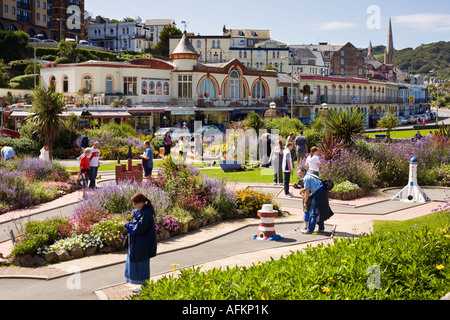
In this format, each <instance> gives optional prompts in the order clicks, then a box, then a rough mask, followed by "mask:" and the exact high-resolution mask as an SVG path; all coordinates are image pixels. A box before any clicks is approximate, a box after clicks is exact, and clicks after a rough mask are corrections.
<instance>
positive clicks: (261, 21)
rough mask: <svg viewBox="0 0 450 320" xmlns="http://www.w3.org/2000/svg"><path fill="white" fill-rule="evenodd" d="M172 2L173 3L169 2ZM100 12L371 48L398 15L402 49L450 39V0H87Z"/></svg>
mask: <svg viewBox="0 0 450 320" xmlns="http://www.w3.org/2000/svg"><path fill="white" fill-rule="evenodd" d="M165 4H167V5H165ZM85 10H86V11H87V12H89V13H91V14H92V15H93V16H94V17H95V16H97V15H101V16H103V17H107V18H111V19H119V20H121V19H123V18H125V17H130V18H138V17H140V18H141V19H142V20H144V21H145V19H174V20H175V22H176V24H177V27H178V28H179V29H181V30H182V31H184V28H185V25H184V24H182V23H181V22H182V21H185V22H186V23H187V24H186V30H187V32H192V33H195V34H201V35H222V29H223V26H224V25H226V26H227V28H229V29H255V30H267V29H269V30H270V31H271V37H272V39H274V40H277V41H281V42H283V43H286V44H288V45H295V44H317V43H318V42H319V41H320V42H328V43H330V44H335V45H345V44H346V43H347V42H351V43H352V44H353V45H355V46H356V47H360V48H367V47H368V46H369V42H370V41H372V44H373V45H374V46H377V45H386V44H387V34H388V25H389V18H392V28H393V33H394V46H395V48H396V49H397V50H400V49H404V48H408V47H412V48H416V47H418V46H420V45H421V44H428V43H432V42H437V41H450V1H448V0H426V1H424V0H420V1H419V0H370V1H367V0H341V1H336V0H334V1H332V0H319V1H317V0H309V1H305V0H276V1H274V0H271V1H269V0H227V1H217V0H208V1H207V0H195V1H186V0H171V1H170V2H169V1H167V2H164V1H150V0H126V1H123V0H95V1H94V0H86V1H85Z"/></svg>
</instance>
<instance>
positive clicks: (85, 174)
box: [78, 148, 91, 199]
mask: <svg viewBox="0 0 450 320" xmlns="http://www.w3.org/2000/svg"><path fill="white" fill-rule="evenodd" d="M90 155H91V149H90V148H86V149H85V150H84V155H83V156H82V157H81V160H80V171H79V172H78V180H79V179H80V177H81V178H82V183H83V199H86V188H87V187H88V183H89V170H90V165H89V156H90Z"/></svg>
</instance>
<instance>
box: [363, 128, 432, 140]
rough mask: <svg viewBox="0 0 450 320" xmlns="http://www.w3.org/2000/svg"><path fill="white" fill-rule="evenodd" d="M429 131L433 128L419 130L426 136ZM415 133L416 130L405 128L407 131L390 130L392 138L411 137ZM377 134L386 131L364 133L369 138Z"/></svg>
mask: <svg viewBox="0 0 450 320" xmlns="http://www.w3.org/2000/svg"><path fill="white" fill-rule="evenodd" d="M430 131H432V132H434V131H435V130H430V129H427V130H420V134H421V135H423V136H424V137H426V136H427V135H428V134H429V133H430ZM416 133H417V130H407V131H391V138H392V139H412V138H413V137H414V136H415V134H416ZM378 134H386V132H369V133H364V135H366V136H369V137H370V138H375V135H378Z"/></svg>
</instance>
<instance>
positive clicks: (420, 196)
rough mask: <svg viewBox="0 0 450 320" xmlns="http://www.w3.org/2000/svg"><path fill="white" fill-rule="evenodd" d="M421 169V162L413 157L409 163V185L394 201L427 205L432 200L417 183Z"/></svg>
mask: <svg viewBox="0 0 450 320" xmlns="http://www.w3.org/2000/svg"><path fill="white" fill-rule="evenodd" d="M418 167H419V161H417V159H416V158H415V157H413V158H412V159H411V161H410V163H409V182H408V185H407V186H406V187H405V188H404V189H403V190H402V191H401V192H400V193H398V194H397V195H396V196H395V197H394V198H393V199H392V200H395V201H402V202H419V203H426V202H428V201H431V199H430V198H429V197H428V196H427V195H426V193H425V192H424V191H423V190H422V188H420V187H419V185H418V183H417V169H418Z"/></svg>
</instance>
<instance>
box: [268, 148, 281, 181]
mask: <svg viewBox="0 0 450 320" xmlns="http://www.w3.org/2000/svg"><path fill="white" fill-rule="evenodd" d="M283 155H284V148H283V142H282V141H281V140H278V142H277V145H276V146H275V147H274V148H273V149H272V152H271V154H270V162H272V166H273V184H274V185H277V183H280V185H281V184H283Z"/></svg>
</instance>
